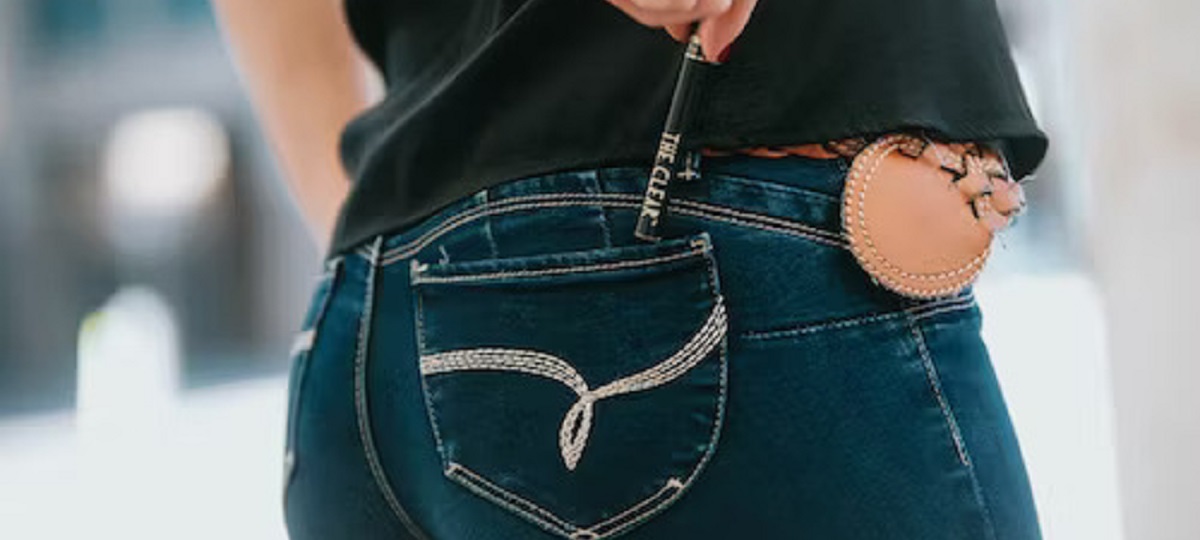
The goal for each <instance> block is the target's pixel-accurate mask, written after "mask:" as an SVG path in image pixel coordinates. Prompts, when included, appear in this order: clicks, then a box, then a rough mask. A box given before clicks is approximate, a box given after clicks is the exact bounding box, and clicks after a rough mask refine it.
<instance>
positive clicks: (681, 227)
mask: <svg viewBox="0 0 1200 540" xmlns="http://www.w3.org/2000/svg"><path fill="white" fill-rule="evenodd" d="M218 4H219V6H220V8H221V13H222V18H223V21H224V22H225V24H226V28H227V31H228V35H229V37H230V38H231V41H232V43H233V44H234V45H235V49H236V51H237V52H238V55H239V57H240V61H241V64H242V66H243V69H244V72H245V75H246V79H247V81H248V83H249V87H250V89H251V90H252V94H253V96H254V98H255V102H256V104H257V105H258V108H259V111H260V113H261V115H262V117H263V119H264V121H265V124H266V126H267V128H268V131H269V133H270V135H271V136H272V138H273V140H274V141H275V143H276V147H277V148H278V150H279V154H280V156H281V159H282V162H283V164H284V168H285V171H286V172H287V173H288V177H289V179H290V180H291V182H292V184H293V186H294V188H295V193H296V194H297V196H298V200H299V201H300V204H301V206H302V207H303V208H304V210H305V211H306V213H307V215H308V216H309V217H310V221H311V222H312V223H313V227H314V230H315V231H316V232H317V235H318V236H320V237H322V238H325V237H329V236H330V235H329V232H328V231H330V229H332V228H334V227H335V226H336V230H334V231H333V232H332V236H331V242H332V243H331V246H330V247H329V249H328V255H327V257H326V265H325V272H324V274H323V277H322V278H321V280H320V281H319V283H318V285H317V287H316V290H315V292H314V295H313V298H312V301H311V307H310V309H309V311H308V313H307V315H306V316H305V318H304V322H303V331H302V332H301V333H300V337H299V338H298V340H297V347H296V348H295V349H294V351H293V355H294V358H293V362H294V364H293V369H292V379H291V384H290V387H289V388H290V399H291V401H290V408H289V411H290V414H289V419H288V441H287V463H288V471H287V477H286V485H285V500H286V511H287V523H288V528H289V532H290V534H291V536H292V537H293V538H297V539H308V538H319V539H330V538H352V539H369V538H389V539H395V538H436V539H460V538H464V539H465V538H471V539H481V540H484V539H501V538H504V539H511V538H547V539H549V538H576V539H582V538H610V537H616V536H626V537H629V538H722V539H724V538H836V539H858V538H861V539H877V538H913V539H918V538H919V539H964V538H971V539H974V538H986V539H1031V538H1039V537H1040V533H1039V528H1038V523H1037V515H1036V511H1035V507H1034V504H1033V500H1032V496H1031V490H1030V486H1029V482H1028V479H1027V475H1026V471H1025V466H1024V462H1023V460H1022V455H1021V453H1020V449H1019V445H1018V442H1017V440H1016V437H1015V433H1014V431H1013V429H1012V425H1011V422H1010V419H1009V417H1008V413H1007V410H1006V405H1005V403H1004V398H1003V396H1002V394H1001V392H1000V389H999V385H998V383H997V381H996V379H995V374H994V372H993V371H992V367H991V364H990V360H989V357H988V352H987V349H986V347H985V345H984V343H983V341H982V340H981V338H980V324H981V315H980V311H979V307H978V305H977V303H976V302H975V299H974V297H973V295H972V290H971V289H970V288H967V289H966V290H964V291H963V292H961V293H959V294H956V295H953V296H948V297H943V298H937V299H931V300H917V299H913V298H910V297H907V296H902V295H899V294H896V293H894V292H892V291H890V290H888V289H885V288H883V287H881V286H879V285H877V284H876V283H874V282H873V281H872V280H871V279H870V277H869V276H868V275H867V274H866V273H865V272H864V271H863V269H862V268H861V267H860V266H859V265H858V264H857V263H856V261H855V259H854V257H853V256H852V254H851V253H850V252H849V251H848V249H847V246H846V241H845V239H844V238H843V237H842V235H841V231H840V229H839V223H838V215H839V214H838V208H839V203H838V201H839V196H840V194H841V192H842V188H843V186H844V181H845V176H846V172H847V169H848V167H849V164H850V163H851V159H852V157H853V154H852V153H844V154H839V153H835V152H834V153H831V152H827V151H825V150H826V149H827V148H838V147H837V146H836V145H830V144H826V143H831V142H833V141H839V140H843V139H846V138H851V137H864V138H868V139H869V138H871V137H875V136H879V135H882V134H886V133H892V132H896V131H901V130H920V131H921V132H922V133H923V134H925V135H926V136H930V137H936V138H941V139H944V140H947V141H959V142H972V143H979V144H990V145H995V146H994V147H995V148H997V149H999V151H1000V152H1001V153H1002V155H1003V156H1004V157H1005V158H1006V160H1007V162H1008V165H1009V167H1010V168H1011V170H1012V172H1013V173H1014V175H1015V176H1016V177H1018V178H1019V177H1022V176H1024V175H1026V174H1028V173H1029V172H1031V171H1032V170H1033V169H1034V168H1035V167H1036V166H1037V165H1038V163H1039V162H1040V161H1041V159H1042V156H1043V154H1044V152H1045V147H1046V140H1045V136H1044V135H1043V134H1042V132H1041V131H1040V130H1039V129H1038V128H1037V126H1036V124H1035V123H1034V121H1033V119H1032V117H1031V115H1030V112H1029V109H1028V106H1027V105H1026V102H1025V98H1024V96H1023V94H1022V90H1021V88H1020V85H1019V83H1018V80H1017V77H1016V74H1015V69H1014V67H1013V65H1012V61H1011V59H1010V58H1009V56H1008V51H1007V43H1006V39H1005V37H1004V32H1003V29H1002V28H1001V26H1000V22H999V18H998V16H997V13H996V8H995V5H994V4H993V0H959V1H956V2H940V1H935V0H909V1H906V2H889V1H884V0H840V1H837V2H831V1H826V0H787V1H784V0H776V1H764V2H761V3H758V5H756V2H754V1H753V0H609V1H608V2H602V1H601V0H510V1H500V0H490V1H481V0H439V1H438V2H415V1H405V0H392V1H384V0H347V2H346V4H344V7H345V10H344V11H343V10H342V9H341V8H340V7H339V6H338V5H336V3H335V2H334V0H308V1H301V0H286V1H284V0H276V1H274V2H271V1H267V0H259V1H257V2H236V1H234V0H225V1H223V2H218ZM343 14H345V15H348V17H347V20H346V21H345V22H348V27H349V28H350V29H351V31H352V35H353V38H355V40H356V41H357V43H356V44H352V43H351V42H350V40H349V37H348V36H347V35H346V34H345V32H344V30H343V24H345V23H344V22H343V18H342V17H343ZM693 22H699V23H700V24H699V27H698V28H699V30H698V33H699V36H700V39H701V44H702V49H703V51H704V55H705V56H706V57H707V59H708V60H710V61H712V62H713V63H714V65H713V66H711V67H709V68H706V69H705V73H704V76H703V77H702V78H701V82H700V83H699V84H700V86H701V87H702V88H701V90H702V96H701V98H700V99H699V101H698V102H697V103H698V105H697V106H696V109H695V110H694V113H693V121H692V123H691V124H690V125H689V127H688V130H687V140H689V141H691V145H692V146H691V148H703V149H704V150H705V151H704V152H703V153H704V155H705V157H703V158H702V159H701V160H700V163H699V164H698V167H697V169H698V170H696V171H692V172H696V173H698V174H693V175H691V176H689V177H688V178H681V179H680V180H679V181H677V182H675V185H673V186H672V188H671V197H670V200H669V203H668V210H667V213H666V217H665V218H664V220H663V222H662V229H661V236H662V239H661V240H660V241H658V242H643V241H641V240H639V239H638V238H636V237H635V235H634V227H635V223H636V221H637V216H638V211H639V207H640V204H641V201H642V193H643V191H644V190H645V189H646V182H647V175H648V173H649V171H650V165H651V162H652V159H653V158H654V153H655V152H656V151H657V150H658V149H659V147H658V136H659V134H660V130H661V128H662V125H663V121H664V119H665V116H666V111H667V105H668V102H669V101H670V98H671V92H672V85H673V84H674V82H675V76H676V67H677V66H678V63H679V55H680V52H681V46H680V44H679V43H678V42H677V41H676V40H683V39H685V38H686V37H687V34H688V32H689V29H690V27H691V24H692V23H693ZM662 29H665V30H666V32H663V31H662ZM671 37H674V38H676V40H672V39H671ZM355 45H356V46H357V47H359V48H361V49H362V50H363V51H365V52H366V55H367V56H368V57H369V58H370V60H371V61H373V63H374V66H375V67H376V68H378V70H379V72H380V73H381V74H382V77H383V80H384V83H385V88H386V92H385V95H384V96H383V98H382V99H381V100H380V101H378V102H377V103H375V104H374V105H371V106H369V108H366V107H367V105H368V100H369V98H368V96H367V92H366V91H365V88H367V86H368V85H366V84H365V83H364V81H365V80H366V79H365V78H364V77H362V76H361V73H363V70H362V69H360V68H359V65H360V64H359V63H358V62H359V61H358V60H357V56H356V54H357V53H356V52H355ZM717 64H719V65H717ZM364 108H365V110H363V109H364ZM351 116H354V118H353V120H351V121H349V123H348V125H344V123H345V122H346V121H347V120H348V119H349V118H350V117H351ZM343 127H344V130H343ZM339 136H340V144H335V143H336V142H338V140H337V139H338V137H339ZM335 149H336V150H337V152H335ZM339 159H340V160H341V162H340V163H339ZM342 165H344V170H345V171H347V172H348V174H349V176H350V177H351V178H352V179H353V182H352V183H350V184H349V185H347V183H345V182H343V180H342V176H341V174H342V173H341V170H342V169H340V167H341V166H342ZM347 193H348V195H347ZM343 199H344V200H343ZM335 216H337V217H336V219H337V221H336V225H335V223H334V220H335Z"/></svg>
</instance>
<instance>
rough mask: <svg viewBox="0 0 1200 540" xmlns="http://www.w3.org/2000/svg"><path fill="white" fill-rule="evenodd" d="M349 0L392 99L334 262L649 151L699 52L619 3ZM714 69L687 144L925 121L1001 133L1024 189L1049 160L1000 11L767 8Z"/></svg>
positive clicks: (835, 133) (345, 153) (797, 0)
mask: <svg viewBox="0 0 1200 540" xmlns="http://www.w3.org/2000/svg"><path fill="white" fill-rule="evenodd" d="M346 8H347V14H348V16H349V20H350V24H351V26H352V29H353V31H354V34H355V38H356V39H357V40H358V42H359V44H360V45H361V46H362V48H363V50H364V51H366V53H367V54H368V55H369V56H370V58H371V59H372V60H373V61H374V62H375V63H376V65H377V66H378V67H379V69H380V70H381V72H382V73H383V76H384V80H385V82H386V85H387V93H386V96H385V98H384V99H383V100H382V102H381V103H379V104H378V105H376V106H375V107H373V108H372V109H370V110H368V111H367V112H365V113H364V114H362V115H361V116H359V117H358V118H356V119H355V120H353V121H352V122H351V123H350V124H349V126H347V128H346V130H345V133H344V134H343V138H342V146H341V151H342V157H343V160H344V162H345V165H346V167H347V169H348V170H349V171H350V173H351V176H352V178H353V179H354V181H355V186H354V187H353V189H352V190H351V193H350V197H349V199H348V200H347V202H346V204H345V206H344V207H343V208H342V214H341V218H340V220H339V224H338V229H337V231H336V233H335V236H334V239H333V246H332V249H333V251H335V252H339V251H343V250H346V249H348V248H350V247H352V246H354V245H356V244H357V243H359V242H361V241H364V240H367V239H369V238H370V237H371V236H373V235H376V234H380V233H385V232H391V231H395V230H398V229H401V228H403V227H405V226H407V225H410V224H413V223H414V222H416V221H417V220H419V219H421V218H423V217H425V216H427V215H429V214H431V213H433V212H434V211H436V210H437V209H439V208H440V207H442V206H444V205H446V204H448V203H450V202H453V201H454V200H456V199H459V198H461V197H464V196H467V195H469V194H471V193H473V192H475V191H477V190H480V189H482V188H485V187H487V186H490V185H494V184H496V183H499V182H502V181H505V180H509V179H514V178H519V177H523V176H530V175H534V174H541V173H546V172H551V171H554V170H562V169H569V168H580V167H597V166H605V165H629V164H646V165H649V164H650V162H651V161H652V159H653V157H654V151H655V149H656V144H657V139H658V136H659V133H660V130H661V129H662V126H663V122H664V120H665V117H666V111H667V106H668V103H669V101H670V97H671V91H672V86H673V84H674V80H675V76H676V72H677V66H678V65H679V61H680V55H681V53H682V51H683V47H684V46H683V45H682V44H680V43H677V42H675V41H674V40H672V39H671V38H670V36H668V35H667V34H666V32H664V31H662V30H661V29H652V28H646V27H643V26H641V25H639V24H638V23H636V22H635V21H633V20H632V19H630V18H628V17H627V16H626V15H625V14H624V13H622V12H620V11H619V10H617V9H616V8H614V7H612V6H611V5H609V4H608V3H607V2H605V1H604V0H346ZM706 69H707V72H706V73H705V74H704V75H705V76H704V77H703V78H702V79H701V82H702V85H703V90H702V92H703V93H702V95H701V97H700V100H699V103H698V106H697V108H696V111H695V113H694V114H695V116H694V120H693V122H694V124H693V126H692V128H691V129H689V130H688V132H687V141H688V142H689V143H690V144H689V146H690V147H698V146H705V147H713V148H736V147H744V146H760V145H785V144H801V143H809V142H823V141H827V140H830V139H834V138H841V137H846V136H852V135H870V134H875V133H881V132H885V131H890V130H895V129H899V128H924V129H928V130H931V131H933V132H934V133H938V134H940V135H942V136H943V137H945V138H947V139H950V140H992V139H998V140H1000V141H1001V142H1002V143H1003V144H1002V148H1003V149H1004V151H1005V155H1006V157H1007V158H1008V159H1009V162H1010V166H1011V167H1012V172H1013V174H1014V176H1016V177H1017V178H1021V177H1023V176H1025V175H1027V174H1028V173H1030V172H1032V171H1033V169H1034V168H1035V167H1036V166H1037V165H1038V164H1039V163H1040V162H1041V160H1042V157H1043V156H1044V154H1045V151H1046V146H1047V140H1046V137H1045V135H1044V134H1043V133H1042V132H1041V131H1040V130H1039V129H1038V127H1037V125H1036V123H1035V121H1034V119H1033V118H1032V115H1031V114H1030V111H1029V107H1028V105H1027V103H1026V101H1025V96H1024V94H1023V92H1022V89H1021V86H1020V82H1019V80H1018V78H1017V73H1016V69H1015V68H1014V65H1013V61H1012V58H1011V57H1010V55H1009V49H1008V42H1007V38H1006V37H1005V34H1004V29H1003V27H1002V26H1001V22H1000V18H999V15H998V13H997V11H996V6H995V0H902V1H900V0H761V1H760V2H759V5H758V8H757V9H756V10H755V12H754V14H753V16H752V18H751V20H750V23H749V25H748V26H747V27H746V30H745V32H744V33H743V34H742V36H741V37H740V38H739V39H738V41H737V42H735V43H734V45H733V47H732V49H731V53H730V56H729V59H728V61H727V62H726V63H725V64H723V65H721V66H717V67H711V68H706Z"/></svg>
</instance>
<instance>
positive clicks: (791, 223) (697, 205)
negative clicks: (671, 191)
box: [668, 199, 846, 247]
mask: <svg viewBox="0 0 1200 540" xmlns="http://www.w3.org/2000/svg"><path fill="white" fill-rule="evenodd" d="M674 204H677V205H679V206H682V207H684V208H691V209H695V211H697V212H702V213H705V214H707V215H712V214H718V215H719V214H726V215H728V216H730V217H732V218H734V219H741V220H746V221H751V222H753V221H757V222H759V223H761V224H763V225H769V226H774V227H779V228H785V229H789V230H792V231H795V232H796V233H798V234H801V235H804V236H808V237H810V238H812V239H814V240H819V241H823V242H825V243H829V244H833V245H836V246H839V247H842V246H845V245H846V241H845V238H844V237H843V236H842V234H841V233H835V232H830V231H826V230H824V229H820V228H817V227H813V226H811V225H807V224H804V223H801V222H798V221H795V220H790V219H785V218H779V217H774V216H768V215H764V214H755V213H752V212H746V211H744V210H737V209H734V208H730V207H727V206H720V205H715V204H710V203H705V202H700V201H695V200H691V199H672V200H671V201H670V202H669V203H668V212H669V211H670V206H669V205H674ZM748 225H751V226H753V224H751V223H748Z"/></svg>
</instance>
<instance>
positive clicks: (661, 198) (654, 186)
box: [634, 23, 706, 242]
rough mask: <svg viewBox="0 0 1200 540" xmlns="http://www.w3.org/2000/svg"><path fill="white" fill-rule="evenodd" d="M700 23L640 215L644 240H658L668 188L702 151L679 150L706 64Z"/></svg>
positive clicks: (695, 26)
mask: <svg viewBox="0 0 1200 540" xmlns="http://www.w3.org/2000/svg"><path fill="white" fill-rule="evenodd" d="M699 28H700V25H699V23H696V24H693V25H692V31H691V38H690V39H689V40H688V44H687V48H686V49H685V50H684V53H683V60H682V62H681V63H680V66H679V75H678V78H677V79H676V80H675V92H674V94H672V96H671V106H670V109H669V110H668V112H667V122H666V125H665V126H664V127H663V132H662V136H661V137H660V138H659V140H658V151H657V153H656V154H655V156H654V167H653V168H652V169H651V170H650V179H649V180H648V181H647V184H646V195H645V197H643V199H642V211H641V215H639V216H638V222H637V229H636V230H635V231H634V235H635V236H637V237H638V238H639V239H641V240H646V241H650V242H657V241H658V240H661V239H662V237H661V236H660V235H659V226H660V224H661V222H662V218H663V214H664V213H665V211H666V203H667V197H668V188H669V187H670V183H671V181H672V180H673V179H674V178H675V176H676V174H678V173H677V172H676V171H677V170H678V168H679V164H680V161H683V162H684V164H685V166H686V167H687V170H688V174H695V173H694V171H692V170H691V169H692V167H693V166H694V161H693V158H694V157H696V156H697V155H698V154H692V153H688V154H687V155H685V156H684V157H683V159H682V160H681V159H680V156H679V151H680V148H681V147H682V144H683V129H684V128H685V127H686V126H687V121H688V117H689V113H690V112H691V108H692V98H693V94H694V93H695V88H694V87H695V85H696V84H695V79H696V76H697V70H696V67H697V66H698V65H700V64H703V63H705V62H706V61H705V59H704V55H703V54H702V51H701V47H700V34H699V33H698V29H699Z"/></svg>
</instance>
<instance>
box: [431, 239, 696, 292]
mask: <svg viewBox="0 0 1200 540" xmlns="http://www.w3.org/2000/svg"><path fill="white" fill-rule="evenodd" d="M703 252H704V248H701V249H693V250H690V251H685V252H682V253H672V254H670V255H661V256H658V257H651V258H646V259H635V260H625V261H617V262H611V263H592V264H576V265H570V266H559V267H554V268H544V269H540V270H507V271H500V272H486V273H480V274H455V275H452V276H424V275H422V274H421V272H423V271H424V270H425V269H426V268H428V267H427V266H425V265H422V264H420V263H418V262H417V260H416V259H412V263H411V264H412V265H413V269H412V271H413V278H412V283H413V284H414V285H415V284H419V283H462V282H473V281H489V280H495V279H506V278H513V279H520V278H535V277H544V276H557V275H573V274H585V273H592V272H607V271H611V270H625V269H629V268H639V267H642V266H654V265H658V264H663V263H668V262H671V261H677V260H682V259H688V258H691V257H695V256H696V255H700V254H702V253H703Z"/></svg>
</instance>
